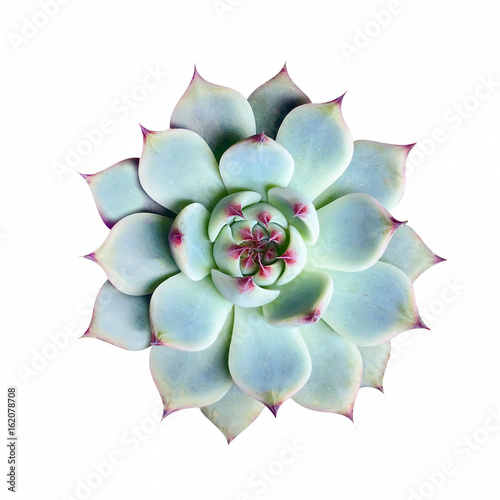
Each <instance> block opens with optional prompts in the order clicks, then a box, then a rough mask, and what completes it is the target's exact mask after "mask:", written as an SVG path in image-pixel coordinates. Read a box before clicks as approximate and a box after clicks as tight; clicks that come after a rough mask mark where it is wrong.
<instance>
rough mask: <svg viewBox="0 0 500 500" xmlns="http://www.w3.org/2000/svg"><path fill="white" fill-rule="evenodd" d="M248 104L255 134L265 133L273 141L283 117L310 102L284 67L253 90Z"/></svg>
mask: <svg viewBox="0 0 500 500" xmlns="http://www.w3.org/2000/svg"><path fill="white" fill-rule="evenodd" d="M248 102H249V103H250V105H251V106H252V109H253V112H254V115H255V121H256V125H257V133H261V132H265V133H266V134H267V135H268V136H269V137H272V138H273V139H274V138H275V137H276V134H277V132H278V129H279V127H280V125H281V123H282V122H283V120H284V118H285V116H286V115H288V113H290V111H292V109H294V108H296V107H297V106H300V105H302V104H307V103H310V102H311V100H310V99H309V97H307V96H306V94H304V92H302V90H300V89H299V87H297V85H295V83H294V82H293V81H292V79H291V78H290V75H289V74H288V71H287V69H286V65H285V66H283V69H282V70H281V71H280V72H279V73H278V74H277V75H276V76H275V77H273V78H271V80H269V81H267V82H266V83H264V84H263V85H261V86H260V87H259V88H258V89H256V90H254V91H253V92H252V94H251V95H250V96H249V98H248Z"/></svg>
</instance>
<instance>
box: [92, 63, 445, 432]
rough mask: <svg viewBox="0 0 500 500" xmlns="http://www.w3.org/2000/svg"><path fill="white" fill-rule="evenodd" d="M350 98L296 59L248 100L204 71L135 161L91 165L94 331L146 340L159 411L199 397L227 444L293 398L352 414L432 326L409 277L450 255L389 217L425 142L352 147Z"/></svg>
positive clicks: (126, 340) (114, 338) (109, 337)
mask: <svg viewBox="0 0 500 500" xmlns="http://www.w3.org/2000/svg"><path fill="white" fill-rule="evenodd" d="M341 104H342V97H340V98H337V99H334V100H332V101H330V102H326V103H321V104H315V103H311V101H310V99H309V98H308V97H307V96H306V95H305V94H304V93H303V92H302V91H301V90H300V89H299V88H298V87H297V86H296V85H295V84H294V83H293V81H292V80H291V78H290V76H289V74H288V72H287V69H286V67H284V68H283V69H282V70H281V71H280V72H279V73H278V74H277V75H276V76H275V77H274V78H272V79H271V80H269V81H268V82H266V83H264V84H263V85H262V86H260V87H259V88H258V89H257V90H255V91H254V92H253V93H252V94H251V95H250V97H249V98H248V99H246V98H245V97H244V96H243V95H241V94H240V93H238V92H236V91H235V90H232V89H229V88H226V87H222V86H219V85H214V84H212V83H209V82H208V81H206V80H205V79H203V78H202V77H201V76H200V74H199V73H198V72H197V71H195V74H194V77H193V79H192V81H191V83H190V85H189V87H188V88H187V90H186V92H185V93H184V95H183V96H182V98H181V99H180V101H179V102H178V104H177V105H176V107H175V109H174V111H173V114H172V117H171V121H170V128H169V129H167V130H164V131H158V132H153V131H150V130H147V129H146V128H144V127H142V133H143V136H144V143H143V150H142V153H141V156H140V158H130V159H127V160H124V161H121V162H120V163H117V164H116V165H113V166H111V167H109V168H108V169H106V170H104V171H102V172H99V173H97V174H90V175H87V174H85V175H83V177H84V178H85V180H86V181H87V183H88V184H89V186H90V188H91V191H92V194H93V196H94V199H95V202H96V205H97V208H98V210H99V213H100V215H101V217H102V219H103V221H104V222H105V224H106V225H107V226H108V227H109V228H110V232H109V235H108V237H107V238H106V240H105V241H104V243H103V244H102V245H101V246H100V247H99V248H98V249H97V250H96V251H95V252H92V253H91V254H89V255H87V256H86V257H87V258H89V259H91V260H93V261H95V262H97V263H98V264H99V265H100V266H101V267H102V268H103V270H104V271H105V273H106V275H107V278H108V281H106V283H105V284H104V285H103V287H102V289H101V290H100V292H99V294H98V296H97V300H96V304H95V308H94V313H93V317H92V321H91V324H90V327H89V329H88V330H87V332H86V333H85V334H84V337H95V338H98V339H101V340H104V341H106V342H110V343H112V344H114V345H116V346H118V347H121V348H124V349H130V350H140V349H147V348H150V368H151V373H152V376H153V380H154V383H155V384H156V386H157V388H158V391H159V393H160V395H161V398H162V401H163V406H164V416H166V415H168V414H170V413H172V412H174V411H177V410H180V409H184V408H201V411H202V412H203V414H204V415H205V416H206V417H207V418H208V419H210V421H211V422H213V423H214V424H215V425H216V426H217V427H218V428H219V429H220V430H221V431H222V432H223V433H224V435H225V436H226V438H227V440H228V441H231V440H232V439H233V438H234V437H235V436H236V435H237V434H239V433H240V432H241V431H242V430H243V429H245V428H246V427H247V426H248V425H250V424H251V423H252V422H253V421H254V420H255V418H257V416H258V415H259V414H260V412H261V411H262V409H263V408H264V406H267V407H268V408H269V409H270V410H271V411H272V412H273V413H274V414H275V415H276V412H277V410H278V408H279V407H280V405H281V404H282V403H283V402H284V401H286V400H288V399H290V398H291V399H293V400H294V401H296V402H297V403H298V404H299V405H302V406H304V407H306V408H310V409H313V410H318V411H325V412H333V413H339V414H342V415H346V416H348V417H352V410H353V405H354V400H355V398H356V395H357V392H358V390H359V388H360V387H361V386H369V387H376V388H379V389H380V388H381V387H382V377H383V374H384V371H385V367H386V364H387V361H388V359H389V354H390V342H389V341H390V340H391V338H393V337H394V336H395V335H397V334H399V333H401V332H403V331H406V330H410V329H413V328H425V325H424V324H423V323H422V320H421V318H420V316H419V313H418V311H417V307H416V302H415V295H414V290H413V286H412V281H413V280H415V279H416V278H417V277H418V276H419V275H420V274H421V273H422V272H423V271H425V270H426V269H428V268H429V267H430V266H432V265H433V264H435V263H437V262H439V261H440V260H442V259H440V258H439V257H437V256H436V255H435V254H434V253H432V252H431V251H430V250H429V249H428V248H427V246H426V245H425V244H424V243H423V242H422V240H421V239H420V238H419V237H418V236H417V234H416V233H415V231H413V230H412V229H411V228H410V227H409V226H407V225H405V223H402V222H399V221H397V220H395V219H394V218H393V217H392V216H391V215H390V213H389V211H390V210H392V209H393V208H394V207H395V206H396V204H397V203H398V201H399V200H400V198H401V196H402V194H403V188H404V170H405V163H406V158H407V155H408V153H409V151H410V149H411V147H412V145H392V144H384V143H379V142H374V141H369V140H358V141H353V139H352V136H351V134H350V132H349V129H348V128H347V126H346V124H345V122H344V119H343V117H342V113H341Z"/></svg>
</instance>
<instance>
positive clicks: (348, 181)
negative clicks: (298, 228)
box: [314, 141, 414, 210]
mask: <svg viewBox="0 0 500 500" xmlns="http://www.w3.org/2000/svg"><path fill="white" fill-rule="evenodd" d="M413 146H414V144H410V145H408V146H397V145H394V144H385V143H382V142H375V141H354V153H353V156H352V160H351V163H349V166H348V167H347V170H346V171H345V172H344V173H343V174H342V175H341V176H340V177H339V178H338V179H337V180H336V181H335V182H334V183H333V184H332V185H331V186H330V187H329V188H327V189H326V190H325V191H324V192H323V193H321V194H320V195H319V196H318V197H317V198H316V199H315V200H314V204H315V205H316V208H320V207H324V206H325V205H327V204H328V203H330V202H332V201H333V200H336V199H337V198H340V197H341V196H345V195H346V194H350V193H366V194H369V195H370V196H373V197H374V198H375V199H376V200H377V201H378V202H379V203H380V204H381V205H383V206H384V207H385V208H386V210H392V209H393V208H394V207H395V206H396V205H397V204H398V203H399V200H400V199H401V197H402V196H403V191H404V184H405V164H406V158H407V156H408V153H409V152H410V151H411V148H412V147H413Z"/></svg>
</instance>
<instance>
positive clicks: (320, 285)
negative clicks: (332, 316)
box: [263, 269, 333, 328]
mask: <svg viewBox="0 0 500 500" xmlns="http://www.w3.org/2000/svg"><path fill="white" fill-rule="evenodd" d="M277 289H278V290H279V291H280V292H281V293H280V295H279V297H277V298H276V299H275V300H274V301H273V302H271V303H270V304H267V305H265V306H264V307H263V311H264V317H265V318H266V321H267V322H268V323H270V324H271V325H274V326H277V327H288V328H290V327H299V326H304V325H309V324H311V323H316V322H317V321H318V320H319V319H320V318H321V316H322V314H323V312H324V311H325V309H326V308H327V307H328V304H329V303H330V299H331V297H332V292H333V282H332V278H331V276H330V275H329V274H328V273H325V272H323V271H320V270H317V269H304V270H303V271H302V272H301V273H300V275H299V276H297V278H295V279H294V280H293V281H291V282H290V283H287V284H286V285H284V286H279V287H277Z"/></svg>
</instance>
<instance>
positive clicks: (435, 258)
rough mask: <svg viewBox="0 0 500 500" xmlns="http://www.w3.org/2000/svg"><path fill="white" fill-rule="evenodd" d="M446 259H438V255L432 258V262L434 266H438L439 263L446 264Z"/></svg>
mask: <svg viewBox="0 0 500 500" xmlns="http://www.w3.org/2000/svg"><path fill="white" fill-rule="evenodd" d="M447 260H448V259H445V258H444V257H440V256H439V255H436V256H434V262H435V263H436V264H439V263H441V262H446V261H447Z"/></svg>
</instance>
